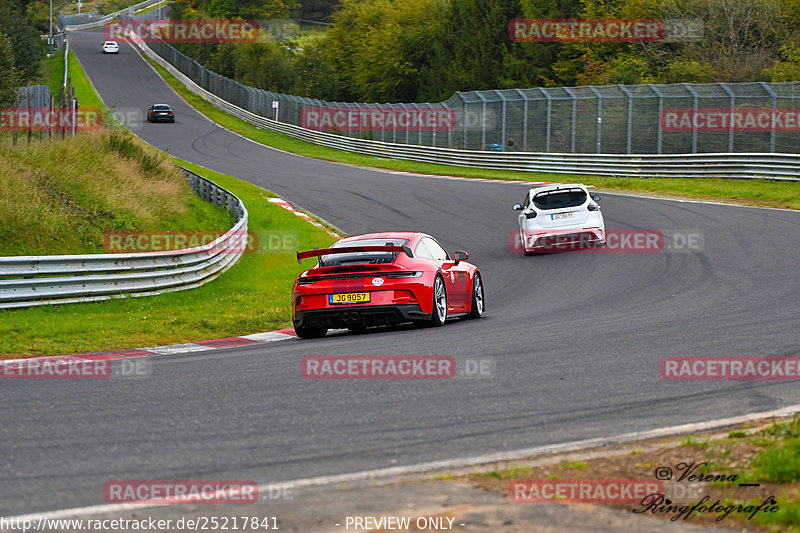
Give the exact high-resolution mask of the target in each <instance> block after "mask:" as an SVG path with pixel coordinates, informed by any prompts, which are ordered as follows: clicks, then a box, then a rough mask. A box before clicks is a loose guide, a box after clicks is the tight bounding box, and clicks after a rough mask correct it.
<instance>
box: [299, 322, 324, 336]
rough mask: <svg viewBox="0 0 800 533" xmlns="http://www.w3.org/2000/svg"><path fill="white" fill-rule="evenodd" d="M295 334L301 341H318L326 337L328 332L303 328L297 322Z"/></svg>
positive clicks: (307, 327) (310, 327)
mask: <svg viewBox="0 0 800 533" xmlns="http://www.w3.org/2000/svg"><path fill="white" fill-rule="evenodd" d="M294 332H295V333H297V336H298V337H300V338H301V339H318V338H320V337H324V336H325V334H326V333H328V330H327V329H325V328H315V327H313V326H301V325H299V324H297V323H296V322H295V324H294Z"/></svg>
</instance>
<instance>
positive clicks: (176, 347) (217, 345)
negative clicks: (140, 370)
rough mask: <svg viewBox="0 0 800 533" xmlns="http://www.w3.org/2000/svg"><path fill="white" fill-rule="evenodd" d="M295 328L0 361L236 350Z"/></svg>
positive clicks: (284, 335) (60, 361) (285, 335)
mask: <svg viewBox="0 0 800 533" xmlns="http://www.w3.org/2000/svg"><path fill="white" fill-rule="evenodd" d="M295 338H297V336H296V335H295V333H294V328H284V329H276V330H274V331H267V332H264V333H253V334H252V335H242V336H241V337H225V338H222V339H211V340H205V341H197V342H185V343H182V344H169V345H164V346H151V347H147V348H129V349H126V350H110V351H105V352H87V353H77V354H70V355H45V356H41V357H24V358H22V359H4V360H0V366H3V365H7V364H20V363H23V362H25V361H37V362H41V363H44V364H47V363H49V364H55V365H58V364H68V363H75V362H78V361H113V360H116V359H130V358H133V357H150V356H153V355H175V354H182V353H190V352H206V351H209V350H218V349H221V348H236V347H237V346H250V345H254V344H264V343H267V342H276V341H284V340H288V339H295Z"/></svg>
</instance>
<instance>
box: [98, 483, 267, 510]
mask: <svg viewBox="0 0 800 533" xmlns="http://www.w3.org/2000/svg"><path fill="white" fill-rule="evenodd" d="M103 497H104V498H105V501H106V503H137V504H149V505H153V504H156V505H164V504H219V503H225V504H250V503H256V502H257V501H258V485H257V484H256V483H255V482H254V481H241V480H236V481H228V480H221V481H220V480H216V481H206V480H181V481H161V480H119V481H109V482H108V483H106V484H105V486H104V487H103Z"/></svg>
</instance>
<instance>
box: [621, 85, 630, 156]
mask: <svg viewBox="0 0 800 533" xmlns="http://www.w3.org/2000/svg"><path fill="white" fill-rule="evenodd" d="M618 87H619V88H620V89H622V92H624V93H625V94H626V95H627V97H628V138H627V151H626V152H625V153H626V154H628V155H630V153H631V130H632V128H633V94H631V92H630V91H629V90H628V88H627V87H625V86H624V85H618Z"/></svg>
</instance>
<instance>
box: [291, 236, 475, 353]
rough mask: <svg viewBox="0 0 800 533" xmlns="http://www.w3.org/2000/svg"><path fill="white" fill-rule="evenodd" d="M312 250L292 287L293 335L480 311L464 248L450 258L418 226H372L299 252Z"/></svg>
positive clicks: (433, 320) (434, 320)
mask: <svg viewBox="0 0 800 533" xmlns="http://www.w3.org/2000/svg"><path fill="white" fill-rule="evenodd" d="M308 257H318V258H319V260H318V263H317V264H316V266H314V267H313V268H310V269H308V270H306V271H305V272H303V273H302V274H300V276H298V278H297V280H296V281H295V283H294V287H293V288H292V306H293V316H292V319H293V322H294V330H295V332H296V333H297V336H298V337H301V338H304V339H306V338H313V337H322V336H324V335H325V334H326V333H327V331H328V330H329V329H338V328H348V329H351V330H359V329H365V328H368V327H371V326H382V325H391V324H397V323H401V322H419V323H428V324H431V325H434V326H441V325H443V324H444V322H445V320H446V319H447V318H448V317H451V316H458V315H465V316H469V317H472V318H478V317H480V316H481V315H483V313H484V310H485V306H484V299H483V281H482V280H481V274H480V272H479V271H478V268H477V267H476V266H475V265H472V264H470V263H467V258H468V257H469V254H467V252H461V251H458V252H456V253H455V254H454V258H451V257H450V255H449V254H448V253H447V251H445V249H444V248H443V247H442V246H441V245H440V244H439V243H438V242H436V239H434V238H433V237H431V236H430V235H427V234H425V233H410V232H404V233H372V234H369V235H358V236H355V237H347V238H346V239H342V240H340V241H338V242H336V243H334V244H333V245H332V246H331V247H330V248H326V249H323V250H319V249H317V250H310V251H307V252H298V253H297V261H298V262H302V260H303V259H306V258H308Z"/></svg>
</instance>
